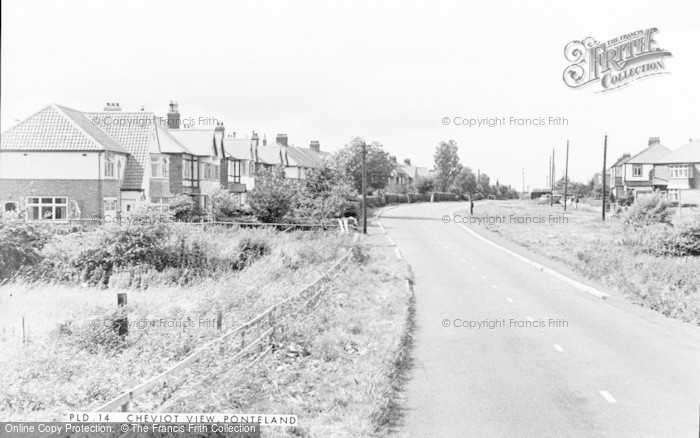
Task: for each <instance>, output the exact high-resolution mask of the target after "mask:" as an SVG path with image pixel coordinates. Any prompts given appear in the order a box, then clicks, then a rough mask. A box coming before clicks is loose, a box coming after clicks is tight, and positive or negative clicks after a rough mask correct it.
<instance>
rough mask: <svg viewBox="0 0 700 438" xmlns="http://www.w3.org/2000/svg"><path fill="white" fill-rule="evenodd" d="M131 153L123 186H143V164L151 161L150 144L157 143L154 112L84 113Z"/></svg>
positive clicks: (132, 187)
mask: <svg viewBox="0 0 700 438" xmlns="http://www.w3.org/2000/svg"><path fill="white" fill-rule="evenodd" d="M84 114H85V115H86V116H87V118H88V119H90V120H91V121H92V123H95V124H96V125H98V126H99V127H100V128H101V129H102V130H103V131H105V132H107V133H108V134H109V135H110V136H111V137H112V138H114V139H115V140H116V141H117V142H119V144H120V145H122V146H123V147H124V148H125V149H126V150H127V151H129V153H130V154H131V155H130V156H129V157H128V158H127V160H126V167H125V169H124V184H123V186H122V189H124V190H140V189H141V188H142V187H143V186H142V185H143V175H144V168H145V166H146V165H148V162H149V161H150V159H149V155H148V154H149V150H148V147H149V145H150V144H151V141H152V140H153V141H154V143H155V140H156V138H155V124H156V123H157V119H156V117H155V115H154V114H153V113H151V112H143V111H142V112H121V111H101V112H86V113H84Z"/></svg>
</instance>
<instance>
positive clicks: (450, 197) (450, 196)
mask: <svg viewBox="0 0 700 438" xmlns="http://www.w3.org/2000/svg"><path fill="white" fill-rule="evenodd" d="M456 200H457V195H455V194H454V193H446V192H435V193H433V194H432V202H441V201H456Z"/></svg>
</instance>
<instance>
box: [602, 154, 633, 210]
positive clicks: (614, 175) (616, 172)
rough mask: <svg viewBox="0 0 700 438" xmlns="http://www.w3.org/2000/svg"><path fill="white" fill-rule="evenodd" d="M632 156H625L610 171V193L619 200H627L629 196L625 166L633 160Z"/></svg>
mask: <svg viewBox="0 0 700 438" xmlns="http://www.w3.org/2000/svg"><path fill="white" fill-rule="evenodd" d="M631 157H632V156H631V155H630V154H624V155H623V156H622V157H621V158H620V159H619V160H617V161H616V162H615V164H613V165H612V166H611V167H610V169H608V182H609V184H610V192H611V193H612V194H613V195H614V196H615V198H616V199H618V198H625V197H626V196H627V193H626V189H625V183H624V178H623V175H624V171H623V166H624V164H625V163H626V162H627V161H628V160H629V159H630V158H631Z"/></svg>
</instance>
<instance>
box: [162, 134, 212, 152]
mask: <svg viewBox="0 0 700 438" xmlns="http://www.w3.org/2000/svg"><path fill="white" fill-rule="evenodd" d="M169 132H170V134H172V136H173V137H175V138H176V139H177V140H178V141H179V142H180V143H181V144H182V145H183V146H185V147H186V148H187V149H188V150H190V151H192V154H194V155H198V156H219V152H218V151H217V149H216V146H215V140H214V138H215V136H214V128H197V129H170V130H169Z"/></svg>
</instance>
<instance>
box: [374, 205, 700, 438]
mask: <svg viewBox="0 0 700 438" xmlns="http://www.w3.org/2000/svg"><path fill="white" fill-rule="evenodd" d="M458 207H462V208H464V207H465V206H464V204H459V205H458V204H456V203H436V204H430V203H425V204H413V205H404V206H399V207H397V208H393V209H390V210H387V211H385V212H383V213H382V215H381V217H380V218H379V219H377V220H375V221H379V222H381V224H382V226H383V228H384V230H386V233H387V234H388V236H389V237H390V238H389V239H387V240H389V241H390V242H391V241H393V242H395V244H396V246H397V247H398V249H399V251H400V253H401V255H402V256H403V258H404V259H405V260H406V261H407V262H408V263H409V264H410V265H411V267H412V270H413V272H414V275H415V280H414V290H415V295H416V323H417V329H416V333H415V338H414V351H413V367H412V369H411V370H410V372H409V373H410V375H409V379H408V381H407V383H406V387H405V388H404V391H403V393H402V397H403V399H404V400H403V402H404V405H405V410H404V412H405V415H404V418H403V424H402V425H401V428H400V432H399V435H401V436H410V437H438V436H439V437H469V436H557V437H562V436H610V437H613V436H614V437H620V436H635V437H638V436H642V437H651V436H653V437H662V436H663V437H666V436H668V437H682V436H698V427H699V426H698V415H699V413H700V412H699V403H700V378H699V376H700V374H699V373H698V371H699V365H700V333H699V330H698V328H697V327H695V326H691V325H689V324H686V323H681V322H679V321H675V320H670V319H667V318H665V317H663V316H661V315H660V314H658V313H656V312H653V311H651V310H649V309H644V308H641V307H639V306H635V305H632V304H630V303H628V302H626V300H625V299H624V298H622V297H619V296H615V295H614V294H611V297H610V298H609V299H607V300H602V299H600V298H597V297H594V296H592V295H589V294H586V293H585V292H582V291H580V290H578V289H575V288H574V287H572V286H569V285H568V284H566V283H564V282H562V281H560V280H558V279H555V278H553V277H551V276H549V275H547V274H546V273H543V272H541V271H539V270H536V269H535V268H533V267H531V266H529V265H527V264H526V263H523V262H522V261H520V260H517V259H516V258H514V257H512V256H509V255H507V254H504V253H503V252H501V251H499V250H498V249H497V248H494V247H492V246H489V245H487V244H486V243H484V242H482V241H481V240H479V239H477V238H475V237H474V236H472V235H471V234H469V233H468V232H466V231H465V230H463V229H462V228H460V227H459V226H457V225H456V224H454V223H453V222H451V223H443V222H442V221H441V220H440V218H441V217H442V216H443V215H445V214H450V213H452V212H453V211H455V210H456V209H457V208H458ZM521 253H522V251H521ZM522 254H526V253H522ZM469 321H477V322H478V321H482V326H481V328H479V327H478V326H477V327H473V328H468V327H467V328H465V327H464V325H467V326H468V325H469ZM483 321H486V323H483ZM487 324H491V327H492V328H489V327H488V325H487ZM495 324H499V325H498V326H496V325H495Z"/></svg>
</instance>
